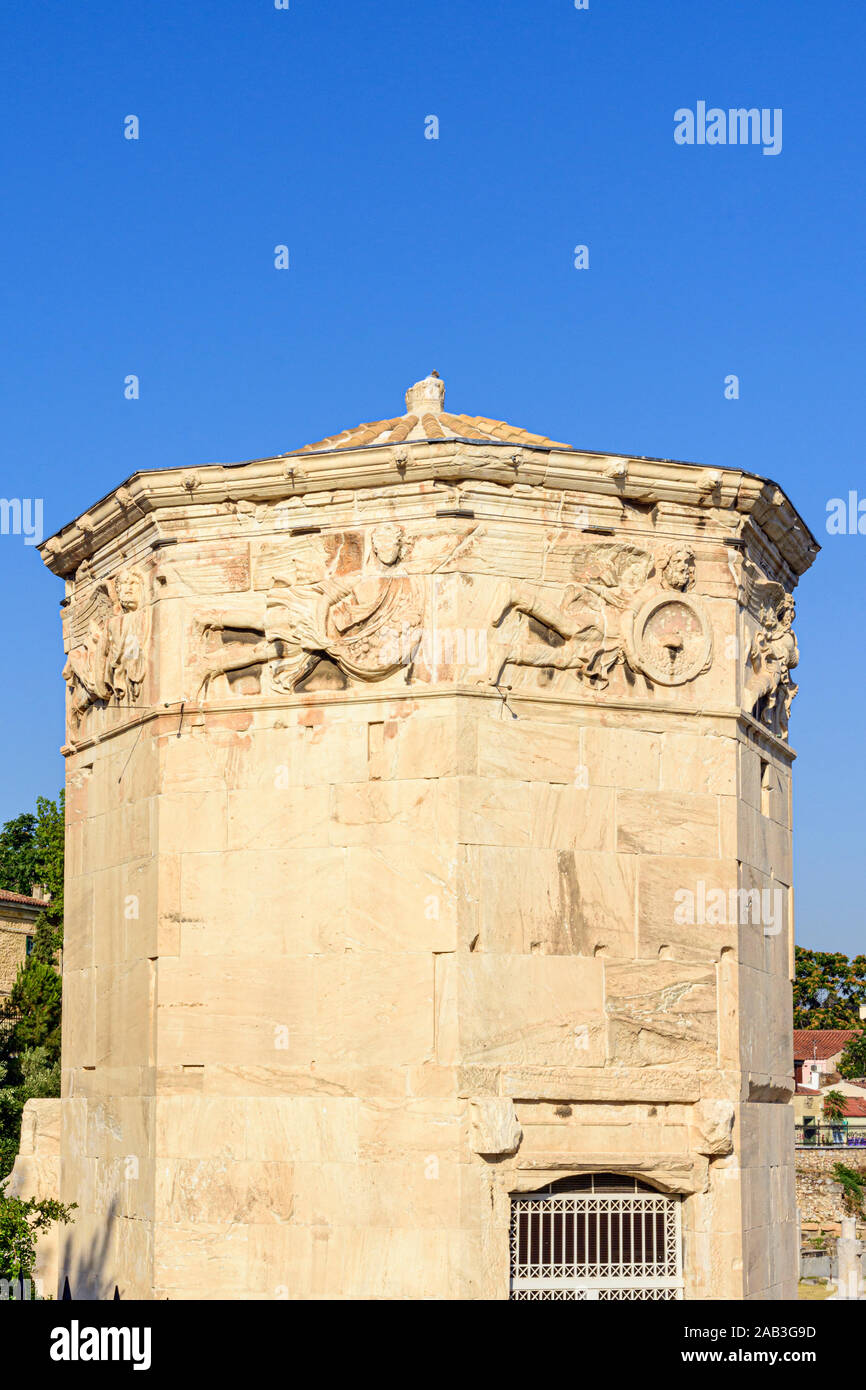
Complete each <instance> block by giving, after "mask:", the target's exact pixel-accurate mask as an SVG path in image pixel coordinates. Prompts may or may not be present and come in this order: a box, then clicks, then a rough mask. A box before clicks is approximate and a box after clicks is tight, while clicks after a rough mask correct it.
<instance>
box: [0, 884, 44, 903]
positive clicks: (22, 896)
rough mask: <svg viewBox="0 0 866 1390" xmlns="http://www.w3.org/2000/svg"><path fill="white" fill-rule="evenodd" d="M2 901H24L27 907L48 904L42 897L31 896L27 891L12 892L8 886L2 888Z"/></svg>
mask: <svg viewBox="0 0 866 1390" xmlns="http://www.w3.org/2000/svg"><path fill="white" fill-rule="evenodd" d="M0 902H2V903H23V904H24V906H25V907H46V906H47V904H46V903H45V901H44V899H42V898H29V897H28V896H27V894H26V893H10V892H9V891H8V889H6V888H0Z"/></svg>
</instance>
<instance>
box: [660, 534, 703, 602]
mask: <svg viewBox="0 0 866 1390" xmlns="http://www.w3.org/2000/svg"><path fill="white" fill-rule="evenodd" d="M659 582H660V583H661V587H662V588H663V589H681V590H682V591H683V592H685V590H686V589H691V587H692V585H693V584H694V582H695V552H694V551H693V550H692V548H691V547H690V546H688V545H678V546H676V547H675V549H674V550H672V551H671V552H670V554H669V556H668V558H667V559H666V560H665V561H663V563H662V564H661V566H660V575H659Z"/></svg>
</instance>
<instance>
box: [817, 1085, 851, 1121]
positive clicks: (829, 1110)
mask: <svg viewBox="0 0 866 1390" xmlns="http://www.w3.org/2000/svg"><path fill="white" fill-rule="evenodd" d="M847 1108H848V1097H847V1096H843V1094H842V1092H841V1091H826V1092H825V1094H824V1104H823V1107H822V1109H823V1111H824V1119H825V1120H829V1121H830V1122H831V1124H832V1123H835V1122H837V1121H839V1120H844V1118H845V1111H846V1110H847Z"/></svg>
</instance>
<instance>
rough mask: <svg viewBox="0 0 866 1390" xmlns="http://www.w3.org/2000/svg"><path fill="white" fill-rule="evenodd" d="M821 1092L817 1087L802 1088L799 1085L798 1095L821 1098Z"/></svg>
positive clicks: (798, 1084)
mask: <svg viewBox="0 0 866 1390" xmlns="http://www.w3.org/2000/svg"><path fill="white" fill-rule="evenodd" d="M820 1094H821V1092H820V1091H819V1090H818V1088H817V1086H801V1085H800V1083H799V1082H798V1083H797V1090H796V1095H798V1096H820Z"/></svg>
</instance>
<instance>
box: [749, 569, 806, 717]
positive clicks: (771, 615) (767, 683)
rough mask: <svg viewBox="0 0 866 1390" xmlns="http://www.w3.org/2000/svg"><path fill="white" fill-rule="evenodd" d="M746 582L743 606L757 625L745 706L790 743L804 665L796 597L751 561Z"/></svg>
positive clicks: (750, 658)
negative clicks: (798, 673)
mask: <svg viewBox="0 0 866 1390" xmlns="http://www.w3.org/2000/svg"><path fill="white" fill-rule="evenodd" d="M743 582H744V602H745V604H746V606H747V608H748V609H749V611H750V612H751V613H752V614H753V615H754V616H755V618H756V620H757V624H758V626H757V630H756V632H755V634H754V636H753V638H752V642H751V646H750V647H749V654H748V662H749V671H748V675H747V677H746V687H745V692H744V704H745V707H746V710H747V712H748V713H749V714H751V715H752V716H753V717H754V718H755V719H757V720H758V722H759V723H760V724H764V725H766V727H767V728H768V729H769V730H770V732H771V733H773V734H775V735H776V737H777V738H780V739H783V740H787V738H788V721H789V718H790V714H791V705H792V704H793V702H794V696H795V695H796V694H797V691H798V689H799V687H798V686H797V685H795V683H794V682H793V681H792V680H791V672H792V671H793V670H794V668H795V667H796V666H797V664H798V662H799V660H800V652H799V648H798V646H797V639H796V637H795V636H794V633H793V632H792V630H791V625H792V623H793V621H794V616H795V612H796V610H795V606H794V597H793V595H792V594H789V593H787V592H786V590H785V588H784V586H783V585H782V584H778V583H776V581H775V580H768V579H766V578H765V577H764V576H763V575H762V574H761V572H760V570H759V569H758V568H757V566H756V565H754V564H753V563H752V562H751V561H750V560H749V559H746V560H745V561H744V563H743Z"/></svg>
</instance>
